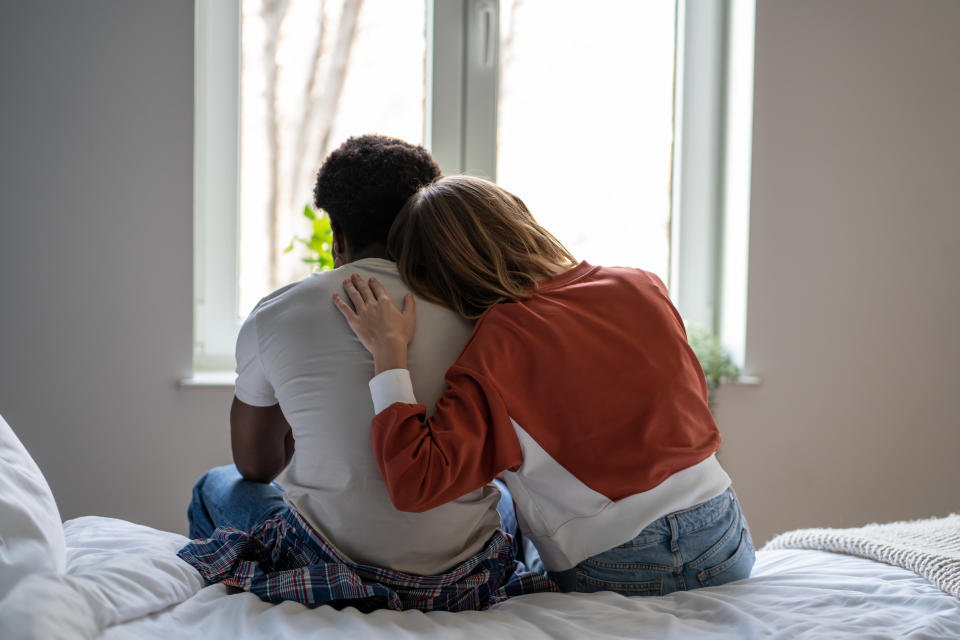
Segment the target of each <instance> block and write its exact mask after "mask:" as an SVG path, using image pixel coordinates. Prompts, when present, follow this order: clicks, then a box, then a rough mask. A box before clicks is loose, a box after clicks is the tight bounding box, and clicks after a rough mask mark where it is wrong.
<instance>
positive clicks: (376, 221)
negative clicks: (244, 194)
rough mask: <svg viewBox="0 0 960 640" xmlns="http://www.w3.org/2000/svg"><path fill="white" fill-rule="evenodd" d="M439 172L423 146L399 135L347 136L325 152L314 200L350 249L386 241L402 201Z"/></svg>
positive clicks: (354, 249) (358, 248) (356, 249)
mask: <svg viewBox="0 0 960 640" xmlns="http://www.w3.org/2000/svg"><path fill="white" fill-rule="evenodd" d="M440 175H441V172H440V167H439V166H438V165H437V163H436V161H434V159H433V157H432V156H431V155H430V152H428V151H427V150H426V149H424V148H423V147H419V146H415V145H412V144H410V143H408V142H404V141H403V140H400V139H399V138H391V137H389V136H381V135H364V136H357V137H353V138H350V139H349V140H347V141H346V142H344V143H343V144H342V145H340V146H339V147H338V148H337V149H336V150H334V151H333V152H331V153H330V155H328V156H327V159H326V160H324V162H323V165H322V166H321V167H320V171H319V172H318V173H317V181H316V184H315V186H314V188H313V204H314V205H315V206H316V207H317V208H318V209H323V210H324V211H326V212H327V214H328V215H329V216H330V221H331V222H332V223H333V225H334V226H335V227H336V228H337V229H338V230H339V231H340V232H341V233H343V235H344V238H345V239H346V241H347V243H349V245H350V249H351V251H354V252H355V251H361V250H363V249H365V248H366V247H369V246H371V245H375V244H382V245H384V246H386V244H387V234H388V233H389V231H390V226H391V225H392V224H393V220H394V218H396V217H397V213H399V212H400V209H402V208H403V205H404V204H405V203H406V201H407V200H408V199H409V198H410V196H412V195H413V194H414V193H416V191H417V190H418V189H419V188H420V187H422V186H423V185H425V184H429V183H431V182H433V181H434V180H436V179H437V178H439V177H440Z"/></svg>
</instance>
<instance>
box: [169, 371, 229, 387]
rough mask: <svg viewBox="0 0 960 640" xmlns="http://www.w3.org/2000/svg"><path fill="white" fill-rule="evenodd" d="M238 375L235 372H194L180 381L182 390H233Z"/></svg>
mask: <svg viewBox="0 0 960 640" xmlns="http://www.w3.org/2000/svg"><path fill="white" fill-rule="evenodd" d="M236 380H237V374H236V373H234V372H233V371H194V372H193V375H192V376H190V377H189V378H183V379H182V380H180V388H181V389H233V387H234V384H235V383H236Z"/></svg>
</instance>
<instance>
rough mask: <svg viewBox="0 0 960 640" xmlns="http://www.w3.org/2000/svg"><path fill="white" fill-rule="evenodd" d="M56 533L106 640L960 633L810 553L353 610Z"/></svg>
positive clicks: (944, 618) (168, 536) (137, 548)
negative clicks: (454, 608)
mask: <svg viewBox="0 0 960 640" xmlns="http://www.w3.org/2000/svg"><path fill="white" fill-rule="evenodd" d="M64 530H65V533H66V541H67V551H68V557H67V572H68V575H69V574H72V575H75V576H82V575H86V576H87V577H88V579H90V580H95V581H99V582H100V583H102V584H100V587H99V592H98V598H99V601H100V602H101V603H102V604H101V605H99V606H102V607H103V610H101V611H100V612H99V615H97V619H98V622H99V624H100V626H105V625H108V626H106V628H105V629H104V631H103V632H102V635H101V636H100V637H102V638H105V639H108V640H122V639H137V640H140V639H142V638H163V639H164V640H170V639H171V638H206V639H211V638H251V637H252V638H256V637H262V638H279V639H285V638H290V639H291V640H303V639H304V638H307V637H309V638H354V637H356V638H373V639H381V638H382V639H384V640H386V639H388V638H389V639H391V640H393V639H397V638H437V639H440V638H443V639H445V640H446V639H456V638H525V639H526V638H531V639H533V638H576V639H577V640H580V639H582V638H661V639H662V638H683V639H690V638H694V639H695V638H717V637H729V638H804V637H806V638H844V637H850V638H854V637H855V638H863V637H870V638H898V639H899V638H917V639H919V638H960V600H958V599H957V598H953V597H951V596H949V595H947V594H946V593H944V592H942V591H940V590H939V589H937V588H936V587H935V586H934V585H932V584H931V583H929V582H928V581H926V580H924V579H923V578H921V577H919V576H917V575H916V574H913V573H911V572H909V571H906V570H904V569H899V568H896V567H892V566H889V565H885V564H881V563H877V562H873V561H871V560H864V559H860V558H854V557H848V556H842V555H836V554H831V553H826V552H822V551H801V550H783V551H763V552H760V553H758V558H757V565H756V567H755V569H754V572H753V576H752V577H751V578H750V579H749V580H744V581H741V582H738V583H733V584H728V585H724V586H721V587H713V588H709V589H699V590H696V591H689V592H681V593H674V594H671V595H668V596H665V597H662V598H626V597H624V596H620V595H617V594H613V593H598V594H535V595H529V596H523V597H521V598H515V599H513V600H509V601H507V602H504V603H502V604H500V605H497V606H495V607H493V608H492V609H489V610H487V611H482V612H468V613H442V612H434V613H421V612H418V611H407V612H403V613H399V612H392V611H379V612H375V613H372V614H361V613H358V612H357V611H356V610H355V609H352V608H348V609H345V610H343V611H336V610H334V609H332V608H331V607H327V606H323V607H318V608H315V609H308V608H306V607H304V606H302V605H300V604H296V603H292V602H287V603H284V604H280V605H269V604H266V603H263V602H261V601H260V600H259V599H258V598H257V597H256V596H253V595H250V594H248V593H237V594H228V593H227V589H226V588H225V587H223V586H220V585H214V586H209V587H203V588H201V582H200V581H199V580H198V579H197V576H196V574H195V573H193V572H192V569H190V568H189V567H188V566H187V565H186V564H185V563H182V562H181V561H179V559H178V558H174V559H173V560H171V559H170V556H171V552H170V550H171V549H176V548H178V547H179V545H181V544H182V543H184V542H185V541H186V539H185V538H183V537H182V536H179V535H177V534H173V533H168V532H162V531H157V530H155V529H150V528H148V527H143V526H140V525H135V524H132V523H129V522H125V521H123V520H114V519H109V518H97V517H86V518H78V519H76V520H71V521H69V522H67V523H65V525H64ZM178 563H179V564H178ZM98 567H99V574H97V575H94V574H95V573H96V572H97V571H98ZM90 576H94V577H93V578H89V577H90ZM88 600H89V598H88ZM149 611H153V613H147V612H149ZM74 613H75V612H74ZM95 613H96V612H95ZM50 615H55V612H54V613H53V614H50ZM50 623H55V621H54V620H51V619H50V618H49V616H47V618H46V619H45V624H47V625H48V624H50ZM63 623H64V624H69V616H67V618H65V619H64V621H63ZM55 626H57V625H55V624H54V626H53V627H48V628H54V627H55Z"/></svg>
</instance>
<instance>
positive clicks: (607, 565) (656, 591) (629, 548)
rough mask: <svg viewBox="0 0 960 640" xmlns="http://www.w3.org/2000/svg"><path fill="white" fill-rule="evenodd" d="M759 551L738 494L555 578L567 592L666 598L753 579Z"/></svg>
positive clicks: (681, 515)
mask: <svg viewBox="0 0 960 640" xmlns="http://www.w3.org/2000/svg"><path fill="white" fill-rule="evenodd" d="M754 559H755V552H754V547H753V539H752V538H751V537H750V529H749V527H748V526H747V521H746V519H745V518H744V516H743V511H742V510H741V509H740V503H739V502H738V501H737V497H736V495H735V494H734V493H733V489H727V490H726V491H724V492H723V493H722V494H720V495H719V496H717V497H716V498H713V499H712V500H708V501H707V502H704V503H703V504H700V505H697V506H695V507H691V508H689V509H684V510H683V511H677V512H675V513H671V514H670V515H668V516H665V517H663V518H660V519H659V520H656V521H654V522H653V523H652V524H650V525H649V526H647V527H646V528H644V529H643V530H642V531H641V532H640V533H639V535H637V536H636V537H635V538H634V539H632V540H630V541H629V542H626V543H624V544H622V545H620V546H618V547H614V548H613V549H610V550H609V551H604V552H603V553H598V554H597V555H595V556H592V557H590V558H587V559H586V560H584V561H583V562H581V563H580V564H578V565H577V566H576V567H574V568H572V569H569V570H567V571H562V572H558V573H551V574H550V577H551V578H553V579H554V580H556V581H557V583H558V584H559V585H560V588H561V589H562V590H563V591H580V592H584V593H592V592H594V591H616V592H617V593H621V594H623V595H626V596H661V595H666V594H668V593H672V592H674V591H687V590H690V589H697V588H700V587H712V586H716V585H720V584H725V583H727V582H732V581H734V580H742V579H743V578H747V577H749V576H750V570H751V569H752V568H753V563H754Z"/></svg>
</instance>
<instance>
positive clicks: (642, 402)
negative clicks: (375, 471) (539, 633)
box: [370, 262, 730, 571]
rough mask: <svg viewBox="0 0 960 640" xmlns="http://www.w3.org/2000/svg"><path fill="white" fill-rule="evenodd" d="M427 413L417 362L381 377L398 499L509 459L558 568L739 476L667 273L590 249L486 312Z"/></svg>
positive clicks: (376, 396) (378, 407)
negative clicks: (724, 460)
mask: <svg viewBox="0 0 960 640" xmlns="http://www.w3.org/2000/svg"><path fill="white" fill-rule="evenodd" d="M446 383H447V389H446V391H445V392H444V393H443V395H442V396H441V398H440V400H439V401H438V402H437V406H436V412H435V413H434V414H433V416H432V417H430V419H429V420H425V419H424V418H425V415H426V411H425V407H424V406H423V405H420V404H418V403H417V401H416V398H414V396H413V390H412V387H411V386H410V377H409V374H408V372H407V371H406V370H405V369H392V370H389V371H384V372H382V373H381V374H379V375H378V376H376V377H375V378H373V379H372V380H371V381H370V390H371V395H372V396H373V403H374V409H375V411H376V412H377V415H376V417H375V418H374V420H373V423H372V424H371V440H372V442H373V448H374V455H375V457H376V459H377V463H378V465H379V467H380V472H381V474H382V475H383V478H384V480H385V482H386V485H387V489H388V491H389V494H390V498H391V500H392V501H393V503H394V505H395V506H396V507H397V508H398V509H401V510H405V511H425V510H427V509H431V508H433V507H436V506H439V505H441V504H443V503H445V502H447V501H449V500H452V499H455V498H457V497H458V496H461V495H463V494H465V493H467V492H469V491H473V490H474V489H477V488H478V487H481V486H483V485H484V484H486V483H487V482H489V481H490V480H491V479H492V478H494V477H495V476H497V475H498V474H501V473H502V474H503V478H504V480H505V481H506V483H507V486H508V487H509V488H510V491H511V492H512V493H513V496H514V500H515V501H516V504H517V516H518V521H519V524H520V527H521V529H522V531H523V532H524V534H525V535H527V536H528V537H529V538H531V539H532V541H533V542H534V544H535V545H536V546H537V548H538V550H539V551H540V553H541V556H542V557H543V560H544V564H545V566H546V567H547V569H549V570H551V571H562V570H565V569H569V568H571V567H573V566H575V565H576V564H578V563H579V562H581V561H582V560H585V559H586V558H588V557H590V556H592V555H595V554H597V553H601V552H603V551H606V550H608V549H611V548H613V547H615V546H617V545H619V544H622V543H624V542H626V541H628V540H630V539H632V538H634V537H636V535H637V534H638V533H639V532H640V531H641V530H642V529H643V528H644V527H646V526H647V525H648V524H650V523H651V522H653V521H654V520H657V519H658V518H661V517H663V516H665V515H668V514H670V513H673V512H675V511H679V510H682V509H685V508H689V507H692V506H694V505H697V504H700V503H702V502H705V501H707V500H709V499H711V498H713V497H715V496H717V495H719V494H720V493H722V492H723V491H725V490H726V489H727V488H728V487H729V486H730V478H729V476H727V474H726V472H725V471H724V470H723V468H722V467H721V466H720V464H719V462H717V459H716V457H715V455H714V453H715V452H716V450H717V448H718V446H719V444H720V434H719V432H718V430H717V426H716V424H715V422H714V420H713V417H712V416H711V414H710V411H709V409H708V408H707V386H706V380H705V379H704V375H703V371H702V369H701V367H700V364H699V362H698V361H697V358H696V356H695V355H694V353H693V351H692V349H691V348H690V346H689V345H688V343H687V340H686V333H685V330H684V326H683V322H682V320H681V318H680V315H679V313H678V312H677V310H676V309H675V308H674V307H673V305H672V304H671V302H670V299H669V296H668V293H667V290H666V288H665V287H664V285H663V283H662V282H661V281H660V280H659V279H658V278H657V277H656V276H655V275H653V274H651V273H648V272H645V271H641V270H638V269H627V268H604V267H595V266H592V265H589V264H587V263H586V262H582V263H580V264H579V265H578V266H576V267H574V268H572V269H570V270H568V271H566V272H564V273H561V274H560V275H558V276H556V277H554V278H550V279H548V280H543V281H541V283H540V285H539V287H538V288H537V290H536V292H535V293H534V295H533V297H531V298H530V299H528V300H524V301H522V302H510V303H502V304H497V305H494V306H493V307H491V308H490V309H489V310H488V311H487V312H486V313H485V314H484V315H483V316H482V317H481V318H480V320H479V321H478V322H477V324H476V326H475V328H474V330H473V334H472V335H471V337H470V340H469V341H468V342H467V344H466V346H465V347H464V349H463V351H462V353H461V354H460V357H459V358H458V359H457V361H456V363H455V364H454V365H453V366H452V367H451V368H450V369H449V371H448V372H447V375H446Z"/></svg>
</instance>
